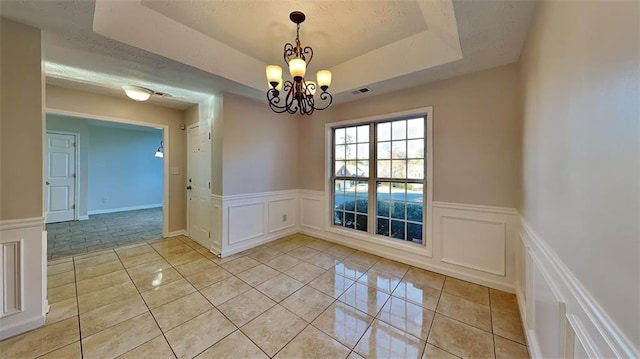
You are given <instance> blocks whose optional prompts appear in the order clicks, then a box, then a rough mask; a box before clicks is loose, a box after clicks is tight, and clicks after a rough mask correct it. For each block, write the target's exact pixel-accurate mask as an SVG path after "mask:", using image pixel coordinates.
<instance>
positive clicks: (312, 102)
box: [305, 97, 316, 115]
mask: <svg viewBox="0 0 640 359" xmlns="http://www.w3.org/2000/svg"><path fill="white" fill-rule="evenodd" d="M305 103H306V104H307V105H308V107H309V109H308V110H306V111H305V115H311V114H313V111H314V110H315V109H316V107H315V99H314V98H313V97H307V98H306V99H305Z"/></svg>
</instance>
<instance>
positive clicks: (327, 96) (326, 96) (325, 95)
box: [314, 91, 333, 111]
mask: <svg viewBox="0 0 640 359" xmlns="http://www.w3.org/2000/svg"><path fill="white" fill-rule="evenodd" d="M320 99H321V100H322V101H323V102H325V101H328V102H326V105H325V106H323V107H315V106H314V108H315V109H316V110H318V111H322V110H324V109H326V108H327V107H329V106H331V103H332V102H333V96H331V94H330V93H328V92H326V91H323V92H322V93H321V94H320Z"/></svg>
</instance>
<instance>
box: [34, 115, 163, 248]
mask: <svg viewBox="0 0 640 359" xmlns="http://www.w3.org/2000/svg"><path fill="white" fill-rule="evenodd" d="M44 113H45V121H46V115H48V114H52V115H62V116H67V117H78V118H83V119H89V120H98V121H107V122H116V123H124V124H129V125H136V126H143V127H153V128H155V129H159V130H160V129H161V130H162V141H163V148H164V152H165V153H167V154H168V153H170V152H169V149H170V148H171V147H170V146H171V144H170V142H169V125H163V124H159V123H150V122H143V121H136V120H130V119H128V118H119V117H108V116H101V115H96V114H91V113H82V112H76V111H67V110H58V109H53V108H49V107H46V108H45V109H44ZM43 132H44V137H45V138H46V133H47V129H46V122H45V126H44V131H43ZM43 151H44V152H45V154H46V152H47V149H46V148H44V149H43ZM76 151H77V147H76ZM76 160H78V157H77V156H76ZM43 165H44V166H46V162H44V161H43ZM162 172H163V181H164V183H163V185H162V237H163V238H165V237H168V236H169V234H170V232H169V215H168V213H169V205H170V204H169V157H168V156H165V157H163V158H162ZM76 179H77V176H76ZM42 201H43V203H42V205H43V207H44V205H45V199H44V198H43V199H42ZM77 207H78V206H76V208H77Z"/></svg>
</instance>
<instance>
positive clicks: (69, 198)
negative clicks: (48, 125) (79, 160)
mask: <svg viewBox="0 0 640 359" xmlns="http://www.w3.org/2000/svg"><path fill="white" fill-rule="evenodd" d="M76 142H77V136H76V135H75V134H66V133H53V132H47V143H46V145H47V159H46V161H47V165H46V175H45V177H46V178H45V201H46V206H45V208H46V212H47V216H46V218H47V223H55V222H64V221H72V220H74V219H76V216H75V212H76V210H75V208H76Z"/></svg>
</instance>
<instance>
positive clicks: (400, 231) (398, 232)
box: [391, 220, 405, 240]
mask: <svg viewBox="0 0 640 359" xmlns="http://www.w3.org/2000/svg"><path fill="white" fill-rule="evenodd" d="M391 237H392V238H397V239H403V240H404V239H405V236H404V222H402V221H393V220H392V221H391Z"/></svg>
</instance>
